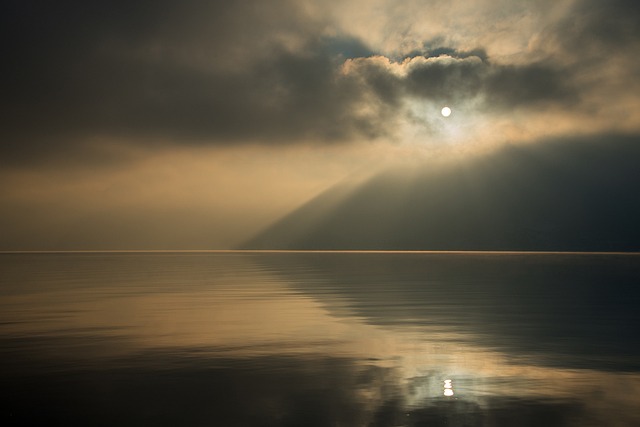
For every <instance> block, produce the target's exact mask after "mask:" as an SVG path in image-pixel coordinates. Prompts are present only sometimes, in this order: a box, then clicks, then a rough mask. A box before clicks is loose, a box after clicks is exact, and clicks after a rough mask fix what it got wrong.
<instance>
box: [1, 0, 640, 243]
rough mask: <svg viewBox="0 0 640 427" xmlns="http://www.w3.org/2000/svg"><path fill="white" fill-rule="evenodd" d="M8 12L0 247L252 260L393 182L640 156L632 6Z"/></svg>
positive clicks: (638, 44)
mask: <svg viewBox="0 0 640 427" xmlns="http://www.w3.org/2000/svg"><path fill="white" fill-rule="evenodd" d="M2 9H3V11H2V13H1V14H0V21H1V25H0V32H1V33H2V40H3V54H4V55H3V56H4V58H3V64H4V65H3V67H2V69H1V70H0V82H1V83H0V85H1V88H2V89H1V90H2V96H0V106H1V109H2V114H1V115H0V138H1V139H0V141H1V142H0V197H1V198H2V205H1V206H0V250H84V249H96V250H100V249H227V248H234V247H238V246H241V245H242V244H243V242H246V241H248V240H250V239H252V238H253V237H254V236H256V235H259V234H260V233H261V232H263V231H264V230H266V229H269V227H271V226H272V225H273V224H275V223H278V221H281V220H282V218H286V217H287V215H289V214H290V213H291V212H294V211H296V209H299V208H300V206H304V205H305V204H306V203H308V202H309V201H312V200H316V198H317V197H318V196H319V195H321V194H325V193H326V191H328V190H331V189H335V188H353V187H357V186H359V185H361V184H362V183H370V182H371V180H372V179H374V180H375V179H377V178H376V177H378V176H380V174H381V173H382V172H383V171H387V170H390V169H392V170H403V169H412V170H415V168H418V169H420V170H431V169H432V168H436V167H446V164H448V163H452V162H453V163H455V164H456V165H459V164H461V163H462V164H466V163H468V162H474V161H476V160H477V159H478V158H483V159H486V158H487V157H486V156H489V157H488V158H489V159H490V158H491V157H490V156H491V155H492V154H491V153H495V152H500V150H503V149H504V147H513V146H521V145H522V146H536V144H547V146H548V145H549V144H551V148H549V149H548V151H550V152H551V153H553V147H554V145H553V144H552V143H550V142H549V141H554V140H563V141H564V140H567V139H570V140H572V141H578V142H579V141H582V140H585V141H589V142H588V144H590V145H589V146H591V144H593V141H599V142H598V144H600V145H599V147H600V146H601V148H602V150H604V151H606V152H607V153H610V152H612V151H613V152H615V151H616V150H617V147H618V146H617V144H618V143H619V142H618V141H620V140H623V141H625V142H624V146H625V147H627V148H628V146H629V144H630V142H629V141H631V143H632V144H635V147H637V146H638V145H637V144H638V143H640V97H639V96H638V94H640V80H638V78H637V76H638V75H640V58H639V57H638V55H637V54H636V53H637V52H638V51H640V49H639V48H640V22H639V21H640V5H638V3H637V2H634V1H631V0H611V1H606V2H604V1H598V0H554V1H551V0H539V1H536V2H530V1H519V0H477V1H474V2H468V1H462V0H449V1H435V0H403V1H397V0H396V1H391V0H366V1H364V0H341V1H334V0H323V1H320V0H296V1H293V0H268V1H265V0H238V1H234V2H206V1H201V0H184V1H180V2H177V1H174V2H170V1H166V0H160V1H153V2H152V1H144V0H143V1H139V2H128V1H119V0H115V1H109V2H106V1H92V2H83V1H74V0H62V1H58V2H47V1H38V0H35V1H28V0H27V1H25V0H9V1H8V2H5V3H4V4H3V6H2ZM444 106H449V107H450V108H451V109H452V114H451V116H450V117H446V118H445V117H443V116H442V115H441V114H440V110H441V108H443V107H444ZM578 145H579V143H578ZM565 146H566V145H565ZM565 146H563V147H565ZM627 148H625V150H626V149H627ZM545 150H547V148H545ZM563 150H564V149H563ZM576 150H577V151H576V152H578V151H580V149H579V148H577V149H576ZM623 153H624V155H621V156H618V157H620V160H624V159H626V160H627V162H628V161H629V155H631V156H634V155H637V150H636V149H631V150H630V151H623ZM627 153H630V154H627ZM483 156H484V157H483ZM500 158H501V159H502V158H503V157H500ZM577 158H579V156H578V157H577ZM607 158H611V159H615V156H614V157H611V156H608V157H607ZM559 159H560V160H561V161H562V162H563V165H564V164H566V165H567V168H568V169H569V170H570V169H571V168H572V164H573V162H574V160H573V157H572V156H571V153H569V154H567V153H566V151H563V154H562V156H560V157H559ZM483 161H484V160H483ZM442 165H445V166H442ZM617 170H618V165H617V163H616V161H615V160H612V161H611V162H608V163H607V165H606V168H605V169H604V170H601V171H599V174H601V175H602V176H607V175H610V174H615V173H616V171H617ZM581 176H582V175H581ZM636 176H637V175H634V176H633V177H632V178H633V179H631V180H628V181H626V183H625V184H622V185H625V187H626V188H625V190H626V194H632V193H633V191H634V190H636V189H637V187H638V184H639V183H638V182H637V181H636V180H635V177H636ZM437 179H438V178H437V177H436V178H432V180H435V181H432V182H435V184H433V185H437ZM558 179H562V178H558ZM533 181H535V179H534V180H533ZM587 181H588V180H587ZM623 182H624V181H623ZM587 184H588V183H585V185H587ZM545 185H548V184H545ZM576 185H579V183H578V184H576ZM616 185H618V186H619V185H621V184H620V182H616ZM585 188H587V187H585ZM587 190H588V188H587ZM603 203H604V201H603ZM327 209H329V208H328V207H327ZM405 209H410V208H405ZM356 246H357V245H356ZM427 246H428V245H427ZM552 246H553V245H552Z"/></svg>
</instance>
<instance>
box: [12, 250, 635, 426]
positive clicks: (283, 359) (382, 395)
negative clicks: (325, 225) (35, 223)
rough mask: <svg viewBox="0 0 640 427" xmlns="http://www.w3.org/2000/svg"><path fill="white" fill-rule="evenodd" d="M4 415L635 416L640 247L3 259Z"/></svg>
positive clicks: (598, 421) (422, 420)
mask: <svg viewBox="0 0 640 427" xmlns="http://www.w3.org/2000/svg"><path fill="white" fill-rule="evenodd" d="M0 271H1V272H2V276H1V278H0V358H1V359H0V362H1V366H0V378H1V379H2V383H3V387H2V392H1V393H2V396H0V398H1V399H2V404H1V405H2V409H3V411H2V414H3V415H2V418H3V419H4V421H6V422H3V425H34V424H36V425H37V424H40V425H52V424H65V425H117V424H119V425H197V426H200V425H212V426H254V425H255V426H263V425H264V426H280V425H282V426H296V425H300V426H302V425H304V426H336V425H343V426H400V425H406V426H423V425H424V426H427V425H428V426H434V425H435V426H438V425H449V426H458V425H459V426H513V425H518V426H529V425H531V426H540V425H545V426H591V425H592V426H601V425H609V426H634V425H640V410H639V409H638V408H637V402H638V401H640V338H639V337H638V334H637V331H638V330H640V313H639V312H638V310H637V307H638V303H639V302H640V288H639V284H640V257H639V256H637V255H619V254H618V255H615V254H610V255H603V254H599V255H598V254H582V255H578V254H516V253H513V254H442V253H440V254H438V253H241V252H236V253H73V254H71V253H66V254H61V253H59V254H52V253H49V254H3V255H0Z"/></svg>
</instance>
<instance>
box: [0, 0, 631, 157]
mask: <svg viewBox="0 0 640 427" xmlns="http://www.w3.org/2000/svg"><path fill="white" fill-rule="evenodd" d="M595 3H598V2H591V1H584V2H579V3H578V5H577V6H576V7H575V9H574V13H575V14H576V19H575V20H574V21H572V24H571V25H563V26H559V27H554V29H553V30H552V31H551V32H552V35H553V37H555V38H556V39H559V40H561V41H562V44H563V45H564V46H567V49H569V48H571V49H573V50H574V51H575V52H577V53H576V55H580V54H581V53H580V52H579V51H580V50H581V49H580V48H579V46H587V47H588V46H595V45H597V44H601V45H606V46H607V47H608V49H615V47H616V46H618V47H620V48H624V46H627V45H629V44H630V43H635V41H636V40H637V34H636V32H637V30H636V29H637V28H638V26H637V25H634V24H635V23H636V20H637V16H638V14H636V13H630V12H631V11H633V10H635V8H636V7H637V6H635V4H634V3H633V2H628V1H622V0H620V1H615V2H612V3H610V2H607V3H606V4H604V3H603V4H600V3H598V4H597V5H596V4H595ZM596 6H597V7H596ZM3 12H4V13H3V14H2V18H0V19H1V20H2V21H1V27H2V30H1V31H2V37H3V40H4V41H5V42H4V45H5V49H4V58H3V59H4V61H3V62H4V64H5V66H4V67H3V70H2V72H1V76H0V78H1V81H2V99H1V101H0V108H1V109H2V116H1V118H0V128H1V129H2V130H1V131H0V137H1V138H2V141H3V143H2V158H3V160H2V161H3V162H4V163H8V162H11V161H18V162H21V161H23V159H27V158H34V157H38V156H51V155H55V153H56V152H63V153H64V152H70V151H74V150H77V148H78V144H80V145H83V144H84V141H85V140H86V139H87V138H92V137H111V138H113V137H116V138H128V139H130V140H137V141H143V140H146V141H150V140H158V139H164V140H174V141H177V140H180V141H191V142H195V141H207V142H209V143H234V142H239V141H257V142H267V143H283V142H294V141H302V140H304V141H309V140H315V141H345V140H353V139H357V138H376V137H380V136H389V135H393V134H394V130H395V128H394V127H395V123H396V119H398V118H401V117H402V116H403V114H404V113H405V111H404V110H403V109H402V108H401V106H402V100H403V99H406V98H407V97H414V98H418V99H424V100H427V101H433V102H442V101H453V102H464V101H469V100H480V101H481V106H482V108H484V109H485V110H496V109H497V110H501V111H504V110H507V109H511V108H514V107H521V108H544V107H546V106H548V105H551V104H559V105H568V104H571V103H575V102H577V101H579V99H580V96H579V95H580V93H581V91H583V90H584V88H580V87H576V85H575V75H576V73H577V72H578V71H579V70H576V69H575V68H566V67H565V66H563V65H562V63H561V61H557V60H555V61H552V60H551V58H543V59H536V60H535V61H534V62H519V63H518V64H508V63H497V62H495V61H490V58H489V55H488V54H487V51H486V50H485V49H484V47H483V46H479V47H478V48H476V49H472V50H464V49H458V48H456V47H454V46H447V45H446V44H445V43H444V41H443V39H437V38H436V39H433V40H431V41H427V42H425V43H424V46H423V49H422V50H420V51H419V52H414V54H412V55H410V57H412V58H413V59H414V61H413V65H411V67H406V73H404V74H403V75H398V74H394V73H392V72H391V71H390V70H389V69H388V68H386V67H383V66H381V64H380V63H373V62H372V63H371V64H369V65H366V66H365V65H361V66H359V67H358V68H357V70H356V71H354V72H352V73H348V74H345V73H343V72H342V70H341V67H342V65H343V62H344V61H345V59H349V58H355V59H358V58H360V59H362V60H363V61H364V62H366V61H367V59H366V58H369V59H372V58H374V57H372V56H371V55H372V54H373V53H374V49H372V48H371V47H369V46H366V45H365V44H364V43H363V42H361V41H360V40H358V39H355V38H353V37H351V36H349V35H346V34H342V35H341V34H338V35H333V36H330V37H329V36H327V34H329V33H327V32H326V31H325V29H326V28H327V26H328V23H327V19H328V18H327V17H326V16H322V15H321V14H318V13H316V14H315V15H314V13H312V12H309V11H308V10H307V9H305V8H304V7H302V6H300V5H299V4H297V3H296V2H293V1H289V0H276V1H271V2H260V1H257V0H243V1H239V2H231V3H229V2H226V3H225V2H223V3H220V2H217V3H210V2H204V1H199V0H190V1H186V2H179V3H175V2H160V3H158V2H149V1H144V2H136V3H135V4H132V3H130V2H124V1H114V2H90V3H87V2H80V1H76V0H66V1H62V2H55V3H51V2H45V1H37V0H34V1H11V2H9V3H8V4H7V5H5V6H4V11H3ZM571 19H573V17H571ZM566 22H568V21H565V22H564V24H566ZM582 50H583V51H587V50H588V49H587V48H584V49H582ZM419 58H427V59H428V60H426V61H423V62H419V61H415V60H416V59H419ZM397 59H398V60H401V59H402V58H397Z"/></svg>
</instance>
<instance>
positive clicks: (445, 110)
mask: <svg viewBox="0 0 640 427" xmlns="http://www.w3.org/2000/svg"><path fill="white" fill-rule="evenodd" d="M440 114H442V115H443V116H444V117H449V116H450V115H451V108H449V107H444V108H443V109H442V110H440Z"/></svg>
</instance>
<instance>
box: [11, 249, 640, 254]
mask: <svg viewBox="0 0 640 427" xmlns="http://www.w3.org/2000/svg"><path fill="white" fill-rule="evenodd" d="M82 253H94V254H100V253H105V254H108V253H114V254H116V253H140V254H144V253H150V254H152V253H256V254H258V253H318V254H320V253H336V254H337V253H353V254H459V255H464V254H478V255H480V254H488V255H509V254H513V255H545V254H546V255H553V254H556V255H640V252H637V251H629V252H625V251H526V250H524V251H523V250H514V251H510V250H382V249H370V250H369V249H103V250H96V249H88V250H80V249H78V250H8V251H0V254H1V255H5V254H6V255H9V254H82Z"/></svg>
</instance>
